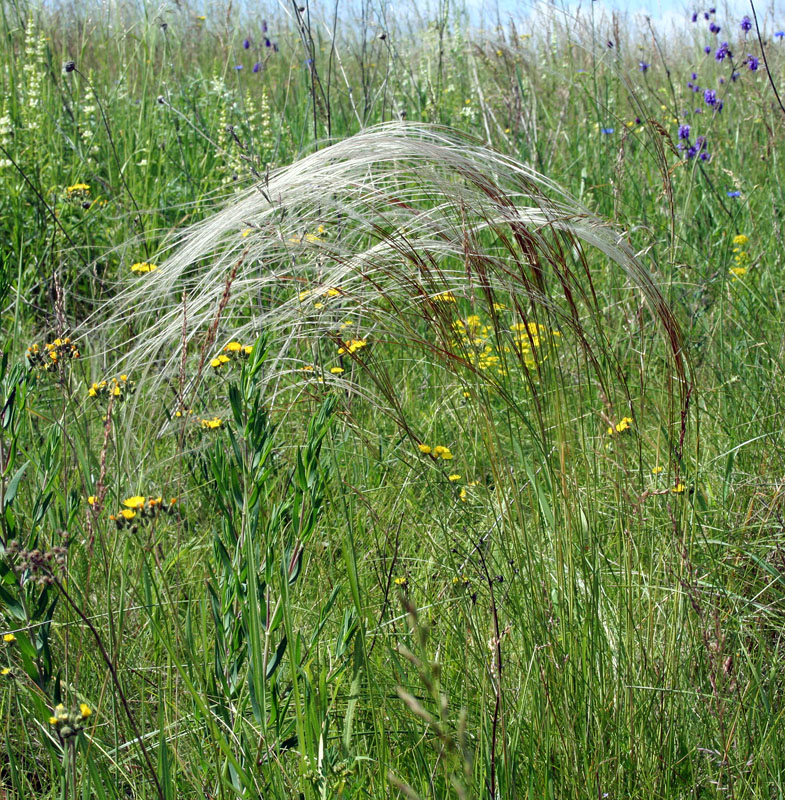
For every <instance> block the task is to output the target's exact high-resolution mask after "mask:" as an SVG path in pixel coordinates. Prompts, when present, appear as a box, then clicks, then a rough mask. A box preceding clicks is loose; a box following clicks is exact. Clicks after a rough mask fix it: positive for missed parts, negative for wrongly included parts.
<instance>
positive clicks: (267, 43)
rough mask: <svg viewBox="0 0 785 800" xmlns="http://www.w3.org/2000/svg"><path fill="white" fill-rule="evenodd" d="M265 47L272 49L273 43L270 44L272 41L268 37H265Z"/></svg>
mask: <svg viewBox="0 0 785 800" xmlns="http://www.w3.org/2000/svg"><path fill="white" fill-rule="evenodd" d="M264 46H265V47H272V43H271V42H270V40H269V39H268V38H267V37H266V36H265V37H264Z"/></svg>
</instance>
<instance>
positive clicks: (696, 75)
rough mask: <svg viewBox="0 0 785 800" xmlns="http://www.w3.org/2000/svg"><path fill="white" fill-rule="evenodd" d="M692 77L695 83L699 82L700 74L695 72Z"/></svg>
mask: <svg viewBox="0 0 785 800" xmlns="http://www.w3.org/2000/svg"><path fill="white" fill-rule="evenodd" d="M690 77H691V78H692V79H693V80H694V81H697V80H698V73H697V72H693V73H692V75H691V76H690Z"/></svg>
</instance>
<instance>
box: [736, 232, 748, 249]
mask: <svg viewBox="0 0 785 800" xmlns="http://www.w3.org/2000/svg"><path fill="white" fill-rule="evenodd" d="M747 242H749V238H748V237H747V236H745V235H744V234H743V233H739V234H738V235H736V236H734V237H733V244H735V245H736V246H737V247H744V245H745V244H747Z"/></svg>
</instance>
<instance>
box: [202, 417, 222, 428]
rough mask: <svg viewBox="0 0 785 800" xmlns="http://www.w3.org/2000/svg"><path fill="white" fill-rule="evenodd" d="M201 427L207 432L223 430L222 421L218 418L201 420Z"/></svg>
mask: <svg viewBox="0 0 785 800" xmlns="http://www.w3.org/2000/svg"><path fill="white" fill-rule="evenodd" d="M201 424H202V427H203V428H204V429H205V430H208V431H217V430H218V429H219V428H223V425H224V421H223V420H222V419H221V418H220V417H213V418H212V419H203V420H201Z"/></svg>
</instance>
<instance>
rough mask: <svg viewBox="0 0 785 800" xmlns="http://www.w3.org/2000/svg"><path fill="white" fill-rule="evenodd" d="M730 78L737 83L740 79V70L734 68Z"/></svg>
mask: <svg viewBox="0 0 785 800" xmlns="http://www.w3.org/2000/svg"><path fill="white" fill-rule="evenodd" d="M730 79H731V80H732V81H733V82H734V83H735V82H736V81H737V80H738V79H739V71H738V70H734V71H733V72H732V73H731V76H730Z"/></svg>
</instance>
